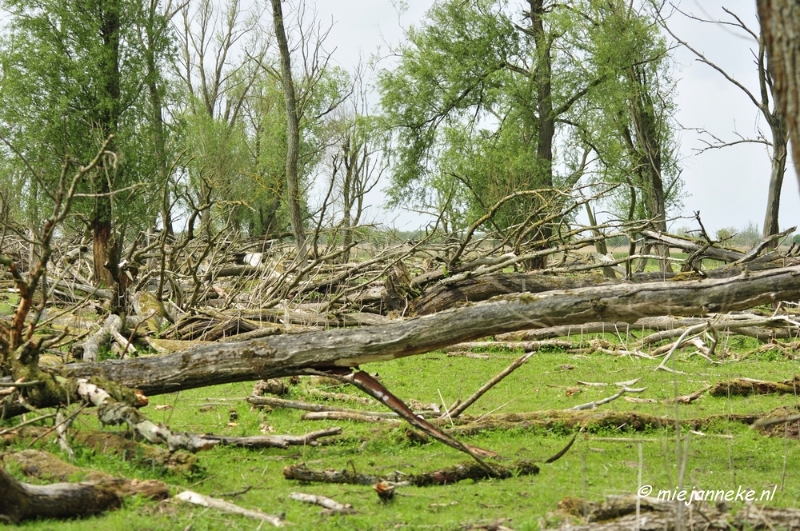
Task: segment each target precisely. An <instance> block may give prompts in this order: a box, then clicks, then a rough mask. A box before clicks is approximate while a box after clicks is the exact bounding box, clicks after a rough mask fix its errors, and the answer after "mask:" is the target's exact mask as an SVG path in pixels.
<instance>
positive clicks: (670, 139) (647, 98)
mask: <svg viewBox="0 0 800 531" xmlns="http://www.w3.org/2000/svg"><path fill="white" fill-rule="evenodd" d="M650 9H652V8H651V7H650V6H649V4H645V5H644V6H638V7H637V6H635V5H634V4H631V3H629V2H625V1H623V0H610V1H602V2H600V1H590V2H588V3H586V4H584V10H583V12H584V13H585V15H586V16H587V17H589V18H590V20H591V22H592V23H591V24H588V25H586V26H585V27H584V28H585V29H584V31H583V32H582V33H581V34H580V36H581V40H582V41H583V42H585V43H587V46H586V47H585V51H586V54H587V58H588V61H587V62H586V69H587V74H588V75H590V76H592V77H595V78H599V79H602V84H601V85H600V86H599V87H598V89H597V90H594V91H592V92H591V94H590V95H589V97H588V98H586V99H584V100H583V101H582V102H581V111H582V114H583V116H584V117H585V118H586V119H585V120H584V121H583V122H582V124H581V127H580V128H577V129H576V130H575V133H576V134H577V135H578V137H579V138H580V139H581V140H583V141H584V142H585V143H587V144H588V145H590V146H591V147H592V149H593V150H594V153H595V154H596V156H597V158H598V164H597V170H598V171H597V173H598V178H599V179H600V180H601V181H602V182H606V183H608V182H611V183H620V184H623V186H622V187H621V188H619V189H618V190H619V192H618V193H616V194H615V195H614V196H613V200H612V204H613V205H614V209H613V210H615V211H616V213H617V215H618V216H619V217H621V218H622V219H627V220H628V221H634V220H649V221H650V222H651V224H652V225H653V227H654V228H655V229H657V230H660V231H663V232H665V231H666V230H667V210H668V209H669V208H670V207H673V206H676V205H677V204H679V202H680V197H681V191H682V186H681V184H682V183H681V181H680V172H679V168H678V164H677V157H676V142H675V138H674V129H675V122H674V118H673V116H674V112H675V104H674V101H673V100H674V91H673V83H672V81H671V79H670V73H669V55H668V49H667V45H666V43H665V41H664V39H663V37H661V35H660V34H659V31H658V29H659V28H658V26H657V25H656V24H655V21H656V15H657V13H655V14H654V13H651V12H650ZM659 252H660V253H661V254H662V255H664V257H665V258H666V257H667V253H668V249H666V248H659ZM641 265H642V266H643V265H644V262H642V264H641ZM662 265H663V267H665V268H668V267H669V266H668V262H667V261H666V260H664V261H662Z"/></svg>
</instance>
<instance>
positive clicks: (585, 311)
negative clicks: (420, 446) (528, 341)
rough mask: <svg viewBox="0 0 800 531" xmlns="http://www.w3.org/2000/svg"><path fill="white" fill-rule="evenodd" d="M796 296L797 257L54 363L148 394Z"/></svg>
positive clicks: (799, 287) (799, 284)
mask: <svg viewBox="0 0 800 531" xmlns="http://www.w3.org/2000/svg"><path fill="white" fill-rule="evenodd" d="M796 299H800V266H795V267H790V268H783V269H773V270H769V271H764V272H760V273H753V274H750V275H743V276H740V277H736V278H729V279H711V280H703V281H687V282H680V283H675V282H657V283H651V284H639V285H615V286H600V287H591V288H580V289H575V290H571V291H553V292H547V293H542V294H538V295H531V294H517V295H510V296H504V297H500V298H498V299H495V300H492V301H488V302H485V303H479V304H475V305H473V306H468V307H464V308H456V309H453V310H448V311H445V312H441V313H438V314H434V315H430V316H425V317H419V318H415V319H409V320H406V321H402V322H398V323H392V324H387V325H380V326H373V327H367V328H360V329H351V330H329V331H321V332H310V333H306V334H296V335H286V336H273V337H266V338H260V339H254V340H251V341H246V342H241V343H219V344H213V345H204V346H198V347H195V348H192V349H190V350H187V351H185V352H180V353H176V354H171V355H166V356H158V357H151V358H141V359H131V360H129V359H126V360H108V361H104V362H101V363H82V364H75V365H69V366H66V367H64V368H63V369H62V371H61V372H62V374H63V375H65V376H69V377H76V378H77V377H83V378H87V377H92V376H99V377H102V378H104V379H106V380H110V381H114V382H117V383H119V384H122V385H125V386H127V387H133V388H138V389H141V390H142V391H143V392H145V393H146V394H148V395H155V394H160V393H169V392H174V391H180V390H185V389H192V388H197V387H203V386H208V385H215V384H222V383H230V382H240V381H250V380H260V379H267V378H275V377H281V376H289V375H295V374H304V373H305V372H307V371H308V370H314V369H316V370H319V369H325V368H329V367H332V366H337V367H352V366H356V365H359V364H362V363H368V362H378V361H389V360H392V359H396V358H400V357H404V356H411V355H414V354H420V353H425V352H429V351H431V350H435V349H437V348H442V347H446V346H449V345H452V344H454V343H459V342H462V341H469V340H473V339H478V338H480V337H485V336H487V335H492V334H500V333H504V332H512V331H516V330H524V329H531V328H543V327H551V326H557V325H570V324H581V323H586V322H593V321H621V322H634V321H636V320H637V319H639V318H641V317H647V316H662V315H703V314H706V313H708V312H716V313H721V312H728V311H737V310H743V309H746V308H751V307H753V306H756V305H759V304H768V303H773V302H776V301H781V300H796ZM39 405H40V406H43V405H44V404H39Z"/></svg>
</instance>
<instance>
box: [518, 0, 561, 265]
mask: <svg viewBox="0 0 800 531" xmlns="http://www.w3.org/2000/svg"><path fill="white" fill-rule="evenodd" d="M529 6H530V17H531V26H532V28H531V29H532V30H533V39H534V42H535V43H536V68H535V70H534V76H533V77H534V83H535V84H536V87H537V98H538V99H537V106H536V107H537V108H536V111H537V114H538V121H537V125H538V131H537V135H536V160H537V164H538V167H537V168H536V170H535V171H536V178H537V181H538V182H537V183H535V184H534V188H552V187H553V137H554V136H555V134H556V124H555V114H554V112H553V87H552V74H553V73H552V57H551V50H550V47H551V45H552V41H551V39H550V36H549V35H548V34H547V33H546V32H545V29H544V20H543V17H544V14H545V7H544V0H530V2H529ZM551 234H552V230H551V228H550V226H549V225H543V226H542V227H541V228H540V229H539V230H537V231H536V232H535V233H534V234H533V235H532V237H533V238H535V239H539V240H547V239H548V238H549V237H550V235H551ZM525 266H526V267H527V268H528V269H544V268H545V267H547V256H542V257H540V258H535V259H532V260H529V261H528V262H527V263H526V264H525Z"/></svg>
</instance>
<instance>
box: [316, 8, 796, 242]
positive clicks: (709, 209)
mask: <svg viewBox="0 0 800 531" xmlns="http://www.w3.org/2000/svg"><path fill="white" fill-rule="evenodd" d="M396 3H397V2H396V1H394V0H346V1H334V0H316V10H317V13H318V15H319V19H320V20H321V21H327V22H331V21H332V22H333V27H332V28H331V32H330V35H329V39H328V43H327V45H326V47H327V48H328V49H334V48H335V50H334V54H333V61H334V63H336V64H339V65H341V66H343V67H345V68H348V69H352V68H353V67H354V66H355V65H357V64H358V63H359V61H360V60H369V59H370V58H371V57H374V56H378V57H384V59H383V60H382V61H381V62H379V63H378V64H379V65H381V64H388V62H389V61H390V60H391V59H386V58H385V57H386V56H387V55H388V53H389V48H390V46H392V45H396V44H398V43H400V42H402V40H403V31H404V28H407V27H408V26H409V25H414V24H418V23H419V22H420V21H422V20H423V18H424V14H425V12H426V10H427V9H428V8H429V7H430V5H431V4H432V1H431V0H406V2H405V7H406V9H405V10H404V11H403V12H402V13H400V12H398V10H397V9H396V5H395V4H396ZM679 6H680V8H681V10H683V11H686V12H689V13H692V14H694V15H696V16H699V17H703V18H707V19H716V20H719V19H721V18H723V17H727V20H730V17H729V16H728V15H726V14H725V13H724V12H723V10H722V6H725V7H727V8H728V9H729V10H731V11H732V12H734V13H736V14H738V15H739V16H740V18H741V19H742V20H743V21H744V22H745V23H746V24H748V25H749V26H750V27H751V28H753V29H754V30H756V31H757V30H758V21H757V20H756V16H755V0H726V1H719V0H682V1H681V2H680V3H679ZM670 27H671V28H672V29H673V31H674V32H675V33H676V35H678V36H679V37H680V38H681V39H683V40H685V41H687V42H689V43H690V44H691V45H692V46H694V47H695V48H696V49H698V50H699V51H701V52H702V53H704V54H705V55H706V56H707V57H708V58H709V59H710V60H712V61H714V62H716V63H717V64H718V65H719V66H721V67H722V68H724V69H725V70H726V71H727V72H728V73H729V74H730V75H731V76H732V77H734V78H735V79H736V80H738V81H740V82H741V83H742V84H744V85H745V86H746V87H748V88H749V89H750V90H752V91H754V92H755V93H756V94H757V89H758V80H757V75H756V67H755V64H754V61H753V55H752V53H751V50H755V49H756V43H755V42H754V41H753V40H752V39H749V38H746V37H745V36H744V35H745V34H744V33H743V32H741V31H739V32H735V31H732V30H731V29H730V28H729V27H725V26H722V25H718V24H703V23H700V22H696V21H692V20H690V19H687V18H685V17H683V16H682V15H680V14H678V13H676V14H674V15H673V16H672V17H671V19H670ZM674 76H675V79H676V80H677V90H678V94H677V105H678V114H677V120H678V122H679V124H680V125H681V126H682V128H683V129H682V130H681V131H680V133H679V138H680V144H681V148H680V149H681V164H682V167H683V173H682V177H683V180H684V183H685V190H686V192H687V197H686V198H685V199H684V206H683V209H682V212H675V213H673V214H677V215H683V216H685V217H687V218H693V216H694V212H700V216H701V219H702V220H703V223H704V225H705V226H706V229H708V230H709V232H711V233H712V235H713V233H714V231H716V230H718V229H721V228H725V227H733V228H735V229H741V228H744V227H745V226H746V225H748V224H749V223H752V224H756V225H758V226H759V228H761V226H762V225H763V222H764V212H765V209H766V200H767V189H768V186H769V171H770V162H769V155H768V153H767V152H766V149H765V147H764V146H763V145H760V144H742V145H738V146H734V147H728V148H725V149H723V150H712V151H707V152H705V153H702V154H698V153H697V150H698V149H700V148H702V147H703V146H704V144H702V142H701V141H700V138H699V136H698V134H697V133H696V132H695V131H694V130H695V129H697V128H704V129H706V130H708V131H709V132H711V133H713V134H714V135H716V136H717V137H719V138H722V139H724V140H734V139H736V136H735V134H734V133H735V132H738V133H739V134H741V135H743V136H745V137H755V136H757V134H758V128H759V127H760V128H761V129H762V130H764V132H765V133H766V134H767V135H768V131H769V129H768V127H767V126H766V123H765V122H764V119H763V118H761V119H759V111H758V109H756V107H755V106H754V105H753V103H752V102H751V101H750V100H749V99H748V98H747V96H746V95H744V93H743V92H742V91H741V90H740V89H739V88H737V87H735V86H734V85H732V84H731V83H729V82H728V81H726V80H725V79H724V78H723V77H722V76H721V75H720V74H718V73H717V72H716V71H714V70H712V69H711V68H710V67H708V66H706V65H704V64H701V63H699V62H697V61H696V60H695V59H694V56H693V55H691V53H689V52H688V51H687V50H684V49H678V50H676V52H675V64H674ZM370 200H371V202H372V203H373V204H374V208H373V211H372V213H373V216H377V218H378V219H379V221H381V222H382V223H385V224H388V225H395V226H397V227H398V228H402V229H405V230H410V229H413V228H416V227H417V226H419V224H420V223H419V221H420V218H419V216H418V215H416V214H409V213H403V212H391V213H386V212H383V211H381V210H380V209H379V208H378V205H379V204H380V203H381V200H382V199H381V197H380V195H379V194H373V196H372V197H371V198H370ZM682 226H686V227H689V228H692V229H694V228H697V226H696V223H695V222H694V221H693V220H692V219H677V220H676V221H674V222H672V224H671V227H670V229H671V230H676V229H678V228H679V227H682ZM780 226H781V229H782V230H783V229H786V228H789V227H791V226H800V191H798V184H797V178H796V177H795V173H794V167H793V166H790V167H789V168H788V170H787V173H786V177H785V180H784V186H783V193H782V196H781V215H780Z"/></svg>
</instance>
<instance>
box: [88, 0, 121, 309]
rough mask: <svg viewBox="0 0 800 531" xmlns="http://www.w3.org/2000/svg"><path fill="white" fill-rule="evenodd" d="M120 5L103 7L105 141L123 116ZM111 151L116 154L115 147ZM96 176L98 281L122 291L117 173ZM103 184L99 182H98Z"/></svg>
mask: <svg viewBox="0 0 800 531" xmlns="http://www.w3.org/2000/svg"><path fill="white" fill-rule="evenodd" d="M120 9H121V7H120V1H119V0H106V1H104V2H102V4H101V6H100V10H101V11H100V17H101V27H100V35H101V37H102V39H103V48H102V52H103V55H102V59H101V61H100V72H99V73H98V74H99V76H101V79H102V82H101V86H102V87H103V92H102V94H101V100H100V104H101V105H102V112H101V114H100V121H101V123H100V124H99V125H100V128H101V131H102V133H103V136H104V137H108V136H109V135H111V134H114V133H116V131H117V126H118V124H119V115H120V98H121V92H120V81H121V79H120V64H119V62H120V53H119V47H120ZM108 149H109V150H110V151H113V150H114V147H113V143H111V144H109V146H108ZM102 170H103V169H102V168H101V171H100V172H99V173H98V175H96V176H95V179H96V182H95V192H96V193H98V194H100V195H99V196H98V197H96V198H95V208H94V216H93V219H92V236H93V238H94V243H93V247H92V250H93V254H94V279H95V282H97V283H98V284H102V285H105V286H106V287H109V288H112V289H114V290H118V287H119V283H118V279H119V275H118V271H117V267H118V264H119V256H118V252H117V245H116V242H115V240H114V237H113V207H112V198H111V195H110V194H111V191H112V190H111V188H112V184H111V183H110V182H109V181H110V179H111V176H113V172H114V169H112V168H105V170H106V171H102ZM98 181H99V182H98ZM118 304H119V301H118V300H117V299H116V298H114V299H112V309H115V308H117V307H118Z"/></svg>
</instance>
